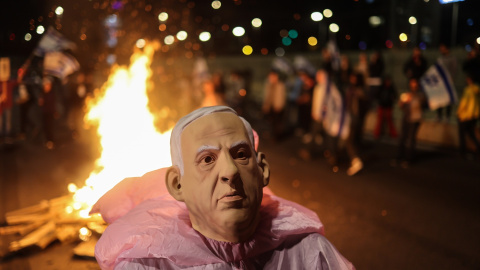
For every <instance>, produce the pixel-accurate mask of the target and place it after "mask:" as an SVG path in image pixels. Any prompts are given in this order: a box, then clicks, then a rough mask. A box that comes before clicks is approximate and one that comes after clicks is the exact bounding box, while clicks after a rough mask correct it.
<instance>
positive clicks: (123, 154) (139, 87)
mask: <svg viewBox="0 0 480 270" xmlns="http://www.w3.org/2000/svg"><path fill="white" fill-rule="evenodd" d="M157 47H158V46H157ZM155 49H156V48H155V45H149V46H146V47H145V48H144V50H143V52H136V53H134V54H133V55H132V57H131V65H130V67H128V68H126V67H115V68H113V69H112V72H111V75H110V76H109V78H108V81H107V82H106V83H105V84H104V85H103V87H102V91H101V93H100V96H96V97H95V98H94V100H93V101H92V102H90V103H91V104H87V105H88V107H89V111H88V113H87V114H86V116H85V121H88V122H89V123H94V124H95V125H97V126H98V130H97V133H98V135H99V137H100V144H101V146H102V153H101V156H100V158H98V159H97V160H96V162H95V166H96V169H95V170H94V171H93V172H91V173H90V176H89V177H88V179H87V180H86V182H85V186H84V187H82V188H80V189H77V188H76V186H75V185H73V184H70V185H69V187H68V188H69V190H70V191H71V192H74V193H75V194H74V203H73V205H72V207H73V209H75V210H80V216H82V217H88V212H89V210H90V208H91V206H92V205H93V204H94V203H95V202H96V201H97V200H98V199H99V198H100V197H101V196H102V195H103V194H105V193H106V192H107V191H108V190H110V189H111V188H112V187H113V186H115V185H116V184H117V183H118V182H120V181H121V180H123V179H124V178H126V177H134V176H141V175H143V174H145V173H146V172H149V171H152V170H155V169H158V168H161V167H168V166H170V165H171V161H170V143H169V142H170V133H171V130H170V131H167V132H165V133H159V132H157V130H156V129H155V126H154V117H153V115H152V114H151V112H150V111H149V109H148V96H147V88H148V83H149V78H150V77H151V74H152V72H151V69H150V64H151V61H152V58H153V54H154V51H155ZM70 210H72V209H70Z"/></svg>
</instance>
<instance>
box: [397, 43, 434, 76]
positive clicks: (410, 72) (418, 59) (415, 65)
mask: <svg viewBox="0 0 480 270" xmlns="http://www.w3.org/2000/svg"><path fill="white" fill-rule="evenodd" d="M427 68H428V66H427V60H426V59H425V57H424V56H423V55H422V51H421V50H420V48H418V47H415V48H413V51H412V56H411V57H410V58H409V59H408V60H407V62H405V64H404V66H403V73H404V74H405V76H406V77H407V80H408V81H409V84H410V79H415V80H417V81H418V80H419V79H420V77H422V75H423V73H425V71H427Z"/></svg>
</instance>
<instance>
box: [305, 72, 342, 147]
mask: <svg viewBox="0 0 480 270" xmlns="http://www.w3.org/2000/svg"><path fill="white" fill-rule="evenodd" d="M312 101H313V102H312V117H313V119H315V120H316V121H319V122H321V123H322V125H323V128H324V129H325V131H326V132H327V133H328V134H329V135H330V136H333V137H340V138H342V139H344V140H345V139H347V137H348V135H349V133H350V121H351V119H350V115H349V114H348V113H347V108H346V104H345V99H344V98H343V97H342V94H341V93H340V91H339V90H338V88H337V86H336V85H335V84H334V83H333V82H332V80H331V79H330V78H327V79H326V80H325V81H324V82H323V83H321V84H319V85H317V87H315V90H314V94H313V100H312Z"/></svg>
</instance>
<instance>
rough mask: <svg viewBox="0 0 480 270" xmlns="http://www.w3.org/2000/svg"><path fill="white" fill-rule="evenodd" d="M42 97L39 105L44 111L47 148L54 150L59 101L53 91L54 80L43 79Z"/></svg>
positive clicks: (48, 77)
mask: <svg viewBox="0 0 480 270" xmlns="http://www.w3.org/2000/svg"><path fill="white" fill-rule="evenodd" d="M42 90H43V91H42V96H41V97H40V98H39V100H38V104H39V105H40V107H41V109H42V120H43V131H44V135H45V140H46V143H45V146H46V147H47V148H48V149H49V150H52V149H53V148H54V147H55V118H56V117H57V109H56V107H57V101H56V95H55V91H54V90H53V78H52V77H50V76H45V77H44V78H43V89H42Z"/></svg>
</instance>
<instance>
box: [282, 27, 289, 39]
mask: <svg viewBox="0 0 480 270" xmlns="http://www.w3.org/2000/svg"><path fill="white" fill-rule="evenodd" d="M280 36H281V37H282V38H284V37H288V30H287V29H282V30H280Z"/></svg>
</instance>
